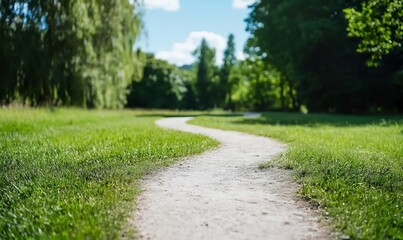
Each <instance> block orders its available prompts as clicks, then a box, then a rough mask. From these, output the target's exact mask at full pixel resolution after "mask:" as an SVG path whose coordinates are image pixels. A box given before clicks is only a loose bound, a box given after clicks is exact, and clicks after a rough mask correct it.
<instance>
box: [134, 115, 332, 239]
mask: <svg viewBox="0 0 403 240" xmlns="http://www.w3.org/2000/svg"><path fill="white" fill-rule="evenodd" d="M189 119H190V118H165V119H162V120H159V121H157V122H156V123H157V125H159V126H161V127H163V128H168V129H175V130H180V131H185V132H190V133H198V134H203V135H207V136H209V137H211V138H214V139H216V140H218V141H220V142H221V144H222V145H221V147H220V148H218V149H216V150H213V151H208V152H207V153H204V154H202V155H199V156H195V157H191V158H188V159H186V160H184V161H181V162H180V163H177V164H175V165H174V166H172V167H169V168H167V169H164V170H162V171H158V172H156V173H154V174H152V175H150V176H148V177H146V179H144V181H143V189H144V192H143V193H142V194H141V196H140V198H139V201H138V210H137V212H136V213H135V215H134V217H133V219H132V220H133V221H134V222H135V225H136V228H137V232H138V237H139V238H140V239H164V240H171V239H172V240H173V239H175V240H180V239H183V240H185V239H186V240H190V239H208V240H214V239H233V240H236V239H329V238H330V235H329V231H328V230H327V229H326V227H323V226H320V224H319V223H318V217H317V215H316V214H315V212H314V211H313V210H311V209H310V208H309V206H308V204H306V203H305V202H303V201H301V200H299V199H298V198H297V197H296V195H295V192H296V189H297V187H298V186H297V185H296V184H295V183H293V182H292V181H291V178H290V175H289V172H288V171H285V170H280V169H269V170H263V171H262V170H259V169H258V164H259V163H261V162H264V161H267V160H268V159H270V158H271V157H273V156H275V155H276V154H278V153H281V152H283V151H284V150H285V146H284V145H282V144H279V143H278V142H275V141H273V140H270V139H268V138H264V137H258V136H253V135H248V134H243V133H238V132H232V131H222V130H215V129H209V128H204V127H199V126H194V125H189V124H187V123H186V121H188V120H189Z"/></svg>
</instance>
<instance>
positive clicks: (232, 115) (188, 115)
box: [136, 112, 243, 118]
mask: <svg viewBox="0 0 403 240" xmlns="http://www.w3.org/2000/svg"><path fill="white" fill-rule="evenodd" d="M136 116H137V117H164V118H168V117H241V116H243V114H241V113H186V112H183V113H154V114H139V115H136Z"/></svg>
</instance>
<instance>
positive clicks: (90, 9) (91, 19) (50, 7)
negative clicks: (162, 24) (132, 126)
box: [0, 0, 140, 108]
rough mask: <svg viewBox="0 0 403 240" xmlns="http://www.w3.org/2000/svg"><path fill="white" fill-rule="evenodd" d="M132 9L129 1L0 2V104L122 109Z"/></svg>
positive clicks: (134, 20) (134, 26)
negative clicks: (15, 102) (15, 103)
mask: <svg viewBox="0 0 403 240" xmlns="http://www.w3.org/2000/svg"><path fill="white" fill-rule="evenodd" d="M135 4H137V3H135ZM134 11H135V6H134V5H132V4H131V3H130V1H129V0H115V1H108V0H91V1H84V0H79V1H50V0H46V1H24V0H12V1H1V4H0V45H1V47H0V75H1V78H0V86H1V87H0V89H1V90H0V104H9V103H10V102H12V101H16V100H17V101H20V102H22V103H23V104H29V105H32V106H37V105H45V104H46V105H51V106H52V105H77V106H87V107H97V108H120V107H123V105H124V103H125V100H126V89H127V86H128V85H129V84H130V82H131V80H132V76H133V74H134V73H135V70H136V68H135V63H134V62H135V61H136V60H135V54H134V53H133V51H132V47H133V44H134V41H135V39H136V36H137V35H138V33H139V30H140V19H139V15H138V14H137V13H135V12H134ZM27 39H29V41H27Z"/></svg>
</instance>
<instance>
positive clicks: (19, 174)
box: [0, 109, 217, 239]
mask: <svg viewBox="0 0 403 240" xmlns="http://www.w3.org/2000/svg"><path fill="white" fill-rule="evenodd" d="M139 114H141V113H138V112H131V111H121V112H114V111H109V112H108V111H82V110H74V109H73V110H67V109H62V110H57V111H56V112H50V111H48V110H43V109H42V110H27V109H25V110H16V109H14V110H7V109H3V110H1V109H0V239H26V238H30V239H43V238H57V239H71V238H73V239H84V238H85V239H114V238H117V237H119V234H120V233H121V232H120V231H121V228H122V226H123V225H124V223H125V219H126V218H127V217H128V216H129V214H130V213H131V212H132V210H133V207H134V200H135V198H136V194H137V193H138V192H139V188H138V179H139V178H140V177H141V176H143V175H144V174H145V173H148V172H150V171H151V170H153V169H156V168H158V167H163V166H166V165H168V164H170V163H172V162H173V161H175V159H177V158H179V157H183V156H187V155H191V154H197V153H200V152H203V151H205V150H206V149H209V148H211V147H214V146H216V145H217V143H216V142H214V141H212V140H210V139H208V138H206V137H202V136H197V135H191V134H185V133H180V132H174V131H165V130H161V129H159V128H158V127H156V126H155V125H154V124H153V121H154V120H156V119H157V117H153V116H151V115H150V116H148V117H147V116H139ZM142 114H146V113H144V112H143V113H142Z"/></svg>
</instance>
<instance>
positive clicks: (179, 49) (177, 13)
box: [137, 0, 254, 65]
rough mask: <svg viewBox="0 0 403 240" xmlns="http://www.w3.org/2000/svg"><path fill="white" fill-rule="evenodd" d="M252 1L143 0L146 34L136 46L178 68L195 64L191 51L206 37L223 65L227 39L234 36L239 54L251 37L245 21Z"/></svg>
mask: <svg viewBox="0 0 403 240" xmlns="http://www.w3.org/2000/svg"><path fill="white" fill-rule="evenodd" d="M252 2H254V1H253V0H144V4H145V10H144V18H143V20H144V22H145V29H146V34H143V35H142V36H141V37H140V40H139V42H138V43H137V46H140V47H141V48H142V49H143V50H144V51H147V52H153V53H155V55H156V57H157V58H160V59H164V60H167V61H169V62H170V63H173V64H176V65H183V64H190V63H192V62H193V61H194V58H193V56H192V55H191V52H193V50H194V49H195V48H196V46H197V45H199V44H200V41H201V39H202V38H205V39H206V40H207V41H208V43H209V44H210V46H212V47H214V48H216V50H217V54H216V56H217V64H220V63H221V62H222V52H223V50H224V49H225V45H226V41H227V37H228V35H229V34H230V33H233V34H234V35H235V41H236V46H237V52H238V56H239V58H242V57H243V56H242V54H241V52H242V49H243V45H244V44H245V41H246V39H247V37H248V33H247V32H246V31H245V27H246V24H245V22H244V19H245V18H246V17H247V16H248V9H247V5H248V4H250V3H252Z"/></svg>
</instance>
